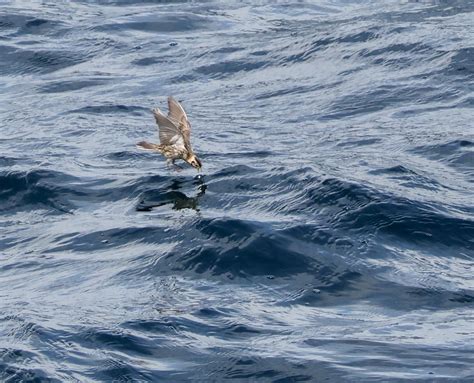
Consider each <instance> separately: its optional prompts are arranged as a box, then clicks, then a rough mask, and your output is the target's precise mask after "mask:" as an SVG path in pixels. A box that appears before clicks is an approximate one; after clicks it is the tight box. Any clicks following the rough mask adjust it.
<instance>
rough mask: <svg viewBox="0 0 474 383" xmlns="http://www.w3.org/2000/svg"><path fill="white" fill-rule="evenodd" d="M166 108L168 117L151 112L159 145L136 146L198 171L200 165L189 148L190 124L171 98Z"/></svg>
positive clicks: (145, 143) (154, 111)
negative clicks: (180, 161)
mask: <svg viewBox="0 0 474 383" xmlns="http://www.w3.org/2000/svg"><path fill="white" fill-rule="evenodd" d="M168 107H169V112H168V116H165V115H164V114H163V113H161V111H160V110H159V109H158V108H156V109H153V110H152V112H153V115H154V116H155V120H156V123H157V124H158V128H159V136H160V144H153V143H150V142H146V141H141V142H139V143H138V144H137V146H138V147H139V148H140V149H145V150H151V151H155V152H159V153H161V154H162V155H163V156H165V157H166V158H167V159H168V161H169V162H171V163H172V164H174V161H176V160H179V159H181V160H183V161H185V162H187V163H189V164H190V165H191V166H193V167H195V168H196V169H197V170H200V169H201V166H202V164H201V161H200V160H199V159H198V158H197V156H196V155H195V154H194V152H193V149H192V147H191V124H190V123H189V121H188V117H187V115H186V112H185V111H184V108H183V107H182V106H181V104H180V103H179V102H178V101H176V100H175V99H174V98H173V97H168Z"/></svg>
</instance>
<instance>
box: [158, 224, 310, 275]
mask: <svg viewBox="0 0 474 383" xmlns="http://www.w3.org/2000/svg"><path fill="white" fill-rule="evenodd" d="M196 229H197V230H199V231H200V232H201V233H202V235H204V237H205V238H206V245H202V246H199V247H196V248H191V249H189V250H187V251H186V252H183V249H180V250H178V249H177V250H176V251H172V252H170V253H169V254H167V256H166V259H165V261H166V262H167V263H169V262H171V260H173V264H174V266H173V267H172V269H173V270H188V271H193V273H197V274H206V275H213V276H227V277H229V278H230V279H233V278H236V277H239V278H246V277H250V276H265V275H268V274H271V275H273V276H275V277H288V276H290V275H295V274H298V273H303V272H304V270H311V271H312V272H313V273H315V272H318V268H319V266H318V264H317V263H316V262H315V261H314V260H312V259H311V258H309V257H307V256H306V255H304V254H301V253H299V252H297V251H296V250H293V249H292V248H291V246H289V244H288V243H287V242H286V240H285V239H283V238H279V237H278V236H275V233H273V232H272V231H271V229H270V228H265V226H260V225H255V224H253V223H251V222H245V221H237V220H230V219H224V220H201V221H200V223H199V224H198V225H197V227H196Z"/></svg>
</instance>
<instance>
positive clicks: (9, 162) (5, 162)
mask: <svg viewBox="0 0 474 383" xmlns="http://www.w3.org/2000/svg"><path fill="white" fill-rule="evenodd" d="M17 161H18V158H14V157H6V156H0V166H1V167H9V166H13V165H14V164H15V163H16V162H17Z"/></svg>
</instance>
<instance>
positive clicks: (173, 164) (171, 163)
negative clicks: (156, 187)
mask: <svg viewBox="0 0 474 383" xmlns="http://www.w3.org/2000/svg"><path fill="white" fill-rule="evenodd" d="M174 161H175V160H172V159H169V160H167V161H166V164H167V165H168V168H172V169H174V170H176V171H177V172H180V171H181V170H183V168H182V167H181V166H179V165H176V164H175V163H174Z"/></svg>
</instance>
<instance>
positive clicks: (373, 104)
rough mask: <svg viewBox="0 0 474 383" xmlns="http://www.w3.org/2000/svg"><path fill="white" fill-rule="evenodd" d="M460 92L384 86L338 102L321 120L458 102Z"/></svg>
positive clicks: (346, 97)
mask: <svg viewBox="0 0 474 383" xmlns="http://www.w3.org/2000/svg"><path fill="white" fill-rule="evenodd" d="M457 97H458V92H457V91H455V90H452V89H451V90H448V89H440V88H438V87H429V86H428V87H420V86H417V87H408V86H403V87H402V86H397V85H382V86H380V87H378V88H377V89H375V90H372V91H369V92H367V93H365V94H363V93H361V92H358V93H357V94H351V95H348V96H345V97H342V98H340V99H339V100H337V101H336V102H335V104H334V106H333V108H332V110H333V111H332V112H330V113H327V114H324V115H322V116H321V117H320V119H321V120H338V119H341V118H345V117H352V116H358V115H362V114H367V113H374V112H379V111H381V110H384V109H387V108H394V107H399V106H402V105H406V104H408V105H412V103H413V100H416V103H417V104H429V103H432V102H437V101H441V100H442V101H444V102H448V101H452V100H456V99H457Z"/></svg>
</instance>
